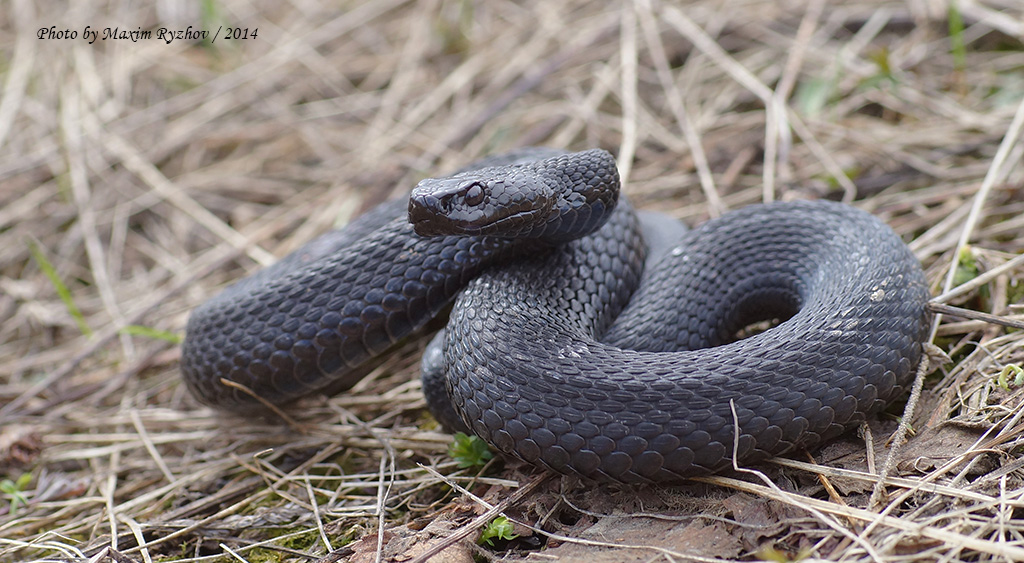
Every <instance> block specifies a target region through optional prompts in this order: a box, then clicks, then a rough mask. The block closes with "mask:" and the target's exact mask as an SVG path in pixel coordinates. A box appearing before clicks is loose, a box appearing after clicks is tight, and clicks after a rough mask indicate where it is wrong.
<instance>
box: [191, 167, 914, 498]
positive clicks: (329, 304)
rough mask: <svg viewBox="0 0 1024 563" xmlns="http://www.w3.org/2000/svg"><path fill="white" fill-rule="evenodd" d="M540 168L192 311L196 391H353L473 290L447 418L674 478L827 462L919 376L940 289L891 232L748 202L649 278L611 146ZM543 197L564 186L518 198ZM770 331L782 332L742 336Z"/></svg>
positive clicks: (441, 197) (443, 196) (362, 235)
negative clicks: (822, 446)
mask: <svg viewBox="0 0 1024 563" xmlns="http://www.w3.org/2000/svg"><path fill="white" fill-rule="evenodd" d="M540 156H552V153H550V152H526V153H517V154H513V155H511V156H508V157H505V158H503V159H499V160H496V161H489V162H486V163H483V164H484V165H486V164H494V163H499V164H508V163H516V164H514V165H513V166H511V167H506V168H490V167H486V168H483V169H482V170H478V171H476V172H464V173H462V174H459V175H455V176H452V177H450V178H445V179H439V180H428V181H425V182H424V183H423V184H421V186H420V187H419V188H418V189H417V191H416V192H414V194H413V198H412V203H411V204H410V207H409V217H410V218H412V220H413V221H415V222H416V224H417V226H416V231H417V232H419V233H421V234H426V235H431V236H429V237H424V236H419V235H417V234H415V233H414V232H413V227H412V226H411V225H410V224H409V222H408V220H407V218H406V217H405V216H404V215H405V214H404V213H403V211H404V208H405V205H404V202H403V203H400V204H388V205H386V206H384V207H382V208H380V209H378V210H376V211H374V212H371V213H370V214H368V215H367V216H364V217H363V218H361V219H360V220H359V221H357V222H356V223H354V224H353V225H352V227H350V228H349V229H348V230H346V231H339V232H336V233H334V234H330V235H327V238H326V239H324V240H322V241H320V242H317V243H314V244H313V246H308V247H305V248H304V249H303V250H302V251H300V252H299V253H297V254H296V255H293V256H290V257H288V258H286V259H284V260H282V262H280V263H278V264H276V265H275V266H274V267H272V268H269V269H268V270H269V271H265V272H264V273H259V274H257V275H256V276H254V277H252V278H249V279H247V280H243V281H242V282H240V283H239V284H236V285H235V286H233V287H232V288H229V289H228V290H227V291H225V293H223V294H221V295H220V296H218V297H216V298H214V299H213V300H211V301H210V302H208V303H207V304H204V305H203V306H201V307H200V308H198V309H197V310H196V311H195V313H194V314H193V316H192V318H191V319H190V320H189V325H188V328H187V336H186V342H185V344H184V349H183V354H182V367H183V372H184V374H185V380H186V382H187V383H188V385H189V387H190V388H191V389H192V391H193V393H194V394H196V396H197V397H199V398H200V399H201V400H203V401H205V402H207V403H210V404H214V405H217V406H221V407H225V408H235V409H239V408H244V407H245V405H247V404H250V403H251V401H252V399H251V398H250V397H249V396H248V395H247V394H245V393H243V392H240V391H238V390H237V389H234V388H231V387H227V386H224V385H223V384H221V382H220V378H226V379H229V380H232V381H235V382H237V383H240V384H242V385H244V386H246V387H248V388H249V389H250V390H252V391H253V392H254V393H256V394H257V395H259V396H261V397H263V398H265V399H267V400H270V401H272V402H286V401H288V400H291V399H294V398H296V397H298V396H301V395H303V394H306V393H309V392H310V391H314V390H316V389H322V388H324V387H326V386H328V385H333V384H336V382H337V380H338V379H342V380H344V379H345V377H344V374H345V373H347V372H349V371H350V370H351V369H352V368H355V367H356V366H358V365H359V364H360V363H362V362H364V361H365V360H366V359H367V358H369V357H370V356H372V355H374V354H378V353H380V352H381V351H383V350H384V349H386V348H387V347H389V346H390V345H391V344H393V343H394V342H395V341H397V340H398V339H400V338H402V337H403V336H405V335H407V334H409V333H410V332H411V331H413V330H415V329H417V328H419V327H420V326H422V325H423V324H424V323H425V322H426V321H427V320H429V318H431V317H432V316H434V315H436V314H437V313H438V312H439V311H440V310H441V309H443V308H444V307H445V306H446V305H447V304H448V303H449V302H450V301H451V299H452V298H453V296H455V295H456V294H458V297H457V299H456V302H455V306H454V308H453V310H452V313H451V318H450V321H449V324H448V328H447V331H446V333H445V335H444V337H443V338H444V351H443V357H444V366H445V368H444V369H445V371H446V372H447V373H446V378H445V380H444V381H442V383H441V384H442V385H443V386H444V388H445V389H446V391H447V393H445V392H443V391H442V392H440V393H439V392H438V391H437V388H436V385H437V383H436V382H434V381H432V380H428V381H425V382H424V385H425V391H427V392H428V393H427V394H428V398H430V397H434V399H432V400H431V402H432V403H433V404H432V405H431V408H432V410H434V411H435V412H444V411H447V412H450V408H451V407H450V406H448V404H447V403H446V404H437V403H438V401H437V399H436V398H437V397H438V396H441V397H444V396H446V395H447V396H450V397H451V406H454V409H455V413H456V415H457V416H458V417H459V418H460V419H461V421H462V423H463V424H465V425H466V426H468V427H469V428H471V429H472V430H473V432H475V433H476V434H478V435H480V436H481V437H483V438H484V439H486V440H487V441H489V442H490V443H492V444H493V445H494V446H496V447H497V448H499V449H500V450H501V451H503V452H506V453H509V454H513V455H516V456H518V457H520V458H522V459H525V460H527V461H530V462H533V463H537V464H540V465H544V466H547V467H549V468H552V469H555V470H557V471H561V472H564V473H575V474H579V475H582V476H585V477H589V478H595V479H600V480H615V481H623V482H636V481H657V482H671V481H678V480H680V479H681V478H685V477H687V476H692V475H695V474H701V473H707V472H714V471H720V470H723V469H726V468H728V467H729V466H731V463H732V457H733V447H734V445H735V446H736V451H737V461H738V462H740V463H751V462H756V461H758V460H761V459H764V458H766V457H769V456H773V455H779V454H782V453H785V452H787V451H789V450H791V449H793V448H794V447H797V446H806V447H813V446H815V445H817V444H819V443H820V442H821V441H823V440H827V439H829V438H831V437H834V436H836V435H837V434H839V433H841V432H842V431H844V430H845V429H847V428H849V427H850V426H851V425H853V424H856V423H857V422H859V421H861V420H863V419H864V417H865V415H866V414H868V413H871V412H875V411H877V410H879V409H880V408H882V407H883V406H884V405H885V404H887V403H888V402H889V401H891V400H893V399H894V398H895V397H897V396H898V395H899V394H900V392H901V391H902V389H903V387H904V386H905V385H906V384H907V383H908V381H909V380H910V378H911V374H912V370H913V368H914V366H915V365H916V364H917V362H918V360H919V359H920V354H921V343H922V342H923V340H924V339H925V338H926V333H927V325H928V313H927V312H926V309H925V303H926V301H927V298H928V291H927V287H926V284H925V280H924V275H923V273H922V272H921V269H920V266H919V265H918V263H917V261H916V259H915V258H914V256H913V255H912V254H911V253H910V251H909V250H908V249H907V248H906V246H905V245H904V244H903V242H902V241H901V240H900V238H899V237H898V236H897V235H896V234H895V233H893V232H892V231H891V230H890V229H889V228H888V227H887V226H886V225H884V224H883V223H881V222H880V221H878V220H877V219H875V218H874V217H872V216H870V215H869V214H867V213H864V212H862V211H859V210H857V209H855V208H852V207H849V206H845V205H841V204H837V203H831V202H794V203H779V204H771V205H762V206H752V207H748V208H745V209H743V210H740V211H737V212H733V213H729V214H727V215H725V216H723V217H722V218H720V219H716V220H712V221H709V222H707V223H705V224H704V225H703V226H701V227H700V228H698V229H696V230H694V231H690V232H689V233H687V234H685V235H684V236H683V237H682V238H681V239H680V240H679V241H678V242H677V243H676V244H675V245H672V246H671V247H670V248H668V249H667V250H666V251H665V252H664V256H663V257H661V259H660V260H657V261H651V265H649V266H648V271H646V272H644V271H643V270H644V260H645V258H646V256H645V252H646V249H645V246H644V244H643V241H642V238H641V234H640V229H639V225H638V221H637V218H636V215H635V214H634V213H633V212H632V210H631V209H630V207H629V205H628V202H625V201H619V202H618V205H616V203H615V200H614V195H612V196H609V195H608V191H607V190H608V188H609V187H610V188H611V189H612V192H614V190H615V189H617V182H618V178H617V174H616V173H615V170H614V161H612V160H611V157H610V155H607V153H603V151H587V152H585V153H576V154H574V155H560V156H554V157H553V158H548V159H543V160H537V158H538V157H540ZM523 161H529V162H530V163H529V164H522V162H523ZM527 184H530V185H532V186H537V185H545V186H547V184H551V186H550V187H551V188H552V189H555V190H556V191H557V190H562V191H560V192H558V193H557V194H555V195H552V194H549V195H544V196H541V195H536V194H533V193H532V192H531V195H529V196H528V197H524V196H523V195H522V194H521V193H520V191H519V190H520V189H526V188H525V186H526V185H527ZM567 185H571V186H572V187H571V188H566V187H565V186H567ZM545 193H547V192H545ZM540 200H544V201H542V202H541V203H543V205H537V206H531V205H530V202H531V201H533V202H537V201H540ZM499 203H501V204H505V205H506V207H505V208H504V209H506V210H505V211H500V212H499V211H494V210H493V209H492V207H493V206H495V205H497V204H499ZM399 205H401V206H402V207H399ZM538 207H545V209H546V211H544V212H543V213H542V212H540V211H537V208H538ZM481 210H483V211H482V212H481ZM549 213H553V214H549ZM528 220H530V221H535V222H534V223H532V225H540V226H527V221H528ZM602 221H603V224H602ZM443 229H454V230H455V231H457V232H459V233H461V236H438V235H439V232H441V230H443ZM446 232H447V231H446ZM509 233H513V234H515V235H519V236H525V237H527V238H525V239H510V238H502V237H504V236H509ZM580 233H583V234H584V235H585V236H583V238H580V239H578V240H574V241H571V242H567V243H565V244H561V245H559V246H555V247H551V244H553V243H562V242H564V241H566V240H568V239H570V238H572V237H573V236H579V235H580ZM512 254H519V255H520V256H519V257H518V258H516V259H515V260H511V261H509V257H510V255H512ZM502 262H508V263H507V264H506V265H498V264H500V263H502ZM641 274H642V276H641ZM770 319H781V322H780V323H779V324H778V326H775V327H773V328H771V329H769V330H766V331H764V332H761V333H759V334H756V335H754V336H751V337H749V338H744V339H741V340H737V339H736V338H737V334H738V333H739V332H740V331H741V330H742V329H744V327H747V326H749V325H751V324H753V323H756V322H759V321H764V320H770ZM345 383H346V384H347V385H349V386H350V385H351V384H352V383H354V382H351V381H349V382H345ZM736 423H738V427H737V424H736ZM734 443H735V444H734Z"/></svg>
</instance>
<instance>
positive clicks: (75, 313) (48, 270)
mask: <svg viewBox="0 0 1024 563" xmlns="http://www.w3.org/2000/svg"><path fill="white" fill-rule="evenodd" d="M28 249H29V252H31V253H32V258H34V259H35V261H36V263H37V264H39V269H40V270H41V271H42V272H43V274H44V275H45V276H46V277H47V278H48V279H49V280H50V283H51V284H53V287H54V289H56V290H57V295H58V296H59V297H60V300H61V301H63V302H64V308H65V309H67V311H68V314H69V315H71V317H72V318H73V319H75V324H77V325H78V330H80V331H82V334H84V335H86V336H92V329H91V328H89V324H88V323H86V322H85V315H83V314H82V310H81V309H79V308H78V305H75V300H74V298H72V297H71V290H70V289H68V286H67V285H65V284H64V282H63V281H62V280H61V279H60V275H58V274H57V269H56V268H54V267H53V263H51V262H50V260H49V259H48V258H46V254H44V253H43V251H42V249H40V248H39V245H38V244H36V241H34V240H31V239H29V241H28Z"/></svg>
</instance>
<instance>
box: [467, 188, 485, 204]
mask: <svg viewBox="0 0 1024 563" xmlns="http://www.w3.org/2000/svg"><path fill="white" fill-rule="evenodd" d="M465 200H466V205H469V206H472V207H476V206H477V205H480V204H481V203H483V202H484V188H483V186H481V185H480V182H473V183H472V184H470V185H469V187H468V188H466V195H465Z"/></svg>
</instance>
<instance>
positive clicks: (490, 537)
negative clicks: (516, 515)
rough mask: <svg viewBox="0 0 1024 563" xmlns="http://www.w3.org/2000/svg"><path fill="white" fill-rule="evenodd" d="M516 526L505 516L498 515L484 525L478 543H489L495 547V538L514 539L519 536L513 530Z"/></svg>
mask: <svg viewBox="0 0 1024 563" xmlns="http://www.w3.org/2000/svg"><path fill="white" fill-rule="evenodd" d="M514 530H515V528H514V527H513V526H512V522H510V521H509V519H508V518H505V517H504V516H498V517H497V518H495V519H494V520H491V521H490V523H489V524H487V525H486V526H484V529H483V531H481V532H480V539H479V540H477V542H476V543H478V544H480V545H483V544H485V543H486V544H487V545H489V546H491V547H494V541H495V540H498V541H500V540H505V541H508V540H514V539H516V538H518V537H519V536H518V535H517V534H515V533H514V532H513V531H514Z"/></svg>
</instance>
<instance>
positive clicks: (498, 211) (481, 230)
mask: <svg viewBox="0 0 1024 563" xmlns="http://www.w3.org/2000/svg"><path fill="white" fill-rule="evenodd" d="M497 170H501V172H500V173H497V172H496V171H497ZM538 184H539V183H538V182H536V181H531V180H530V179H529V178H528V175H524V174H516V173H514V172H513V173H509V168H508V167H504V168H496V169H483V170H475V171H472V172H467V173H462V174H456V175H454V176H449V177H447V178H428V179H426V180H423V181H421V182H420V183H419V184H417V185H416V188H415V189H414V190H413V192H412V195H411V196H410V197H409V222H410V223H412V225H413V229H414V230H415V231H416V234H418V235H420V236H445V235H475V236H499V237H515V236H522V235H523V234H524V233H528V232H529V231H530V230H533V229H534V228H535V226H536V225H543V223H544V222H545V219H546V216H547V215H548V214H550V212H551V208H552V206H553V199H554V198H553V197H552V195H551V194H550V193H548V190H544V189H538V188H542V187H543V186H539V185H538Z"/></svg>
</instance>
